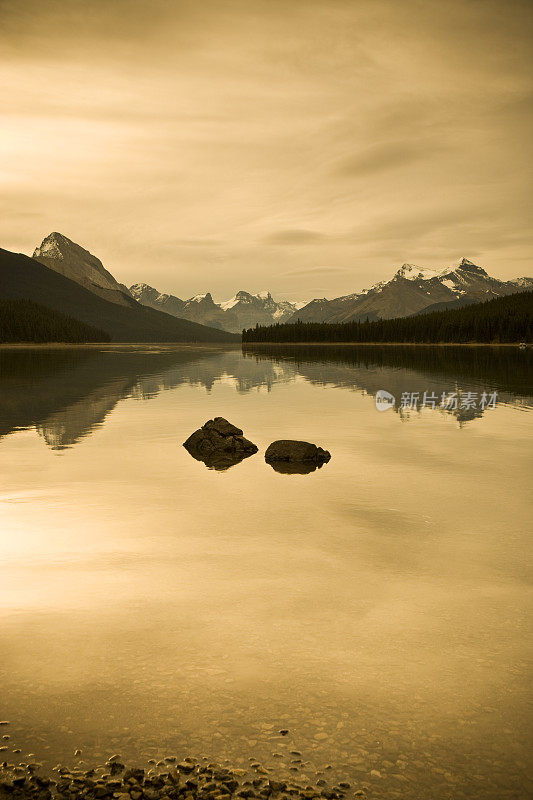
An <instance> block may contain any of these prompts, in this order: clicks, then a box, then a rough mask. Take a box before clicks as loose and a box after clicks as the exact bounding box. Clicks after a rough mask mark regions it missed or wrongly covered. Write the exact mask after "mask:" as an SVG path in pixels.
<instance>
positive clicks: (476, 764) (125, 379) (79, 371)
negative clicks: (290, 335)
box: [0, 346, 533, 800]
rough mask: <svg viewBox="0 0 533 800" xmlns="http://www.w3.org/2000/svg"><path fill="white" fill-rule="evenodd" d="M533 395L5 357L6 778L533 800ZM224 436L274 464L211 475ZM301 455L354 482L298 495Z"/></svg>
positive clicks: (60, 355)
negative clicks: (111, 775) (25, 763)
mask: <svg viewBox="0 0 533 800" xmlns="http://www.w3.org/2000/svg"><path fill="white" fill-rule="evenodd" d="M532 375H533V369H532V356H531V353H530V352H523V351H519V350H518V349H516V350H515V349H511V348H501V349H494V350H490V349H487V348H414V347H413V348H408V347H407V348H406V347H396V348H394V347H381V348H372V347H367V348H355V347H339V348H335V347H330V348H328V347H316V348H309V347H308V348H297V347H293V348H285V349H284V348H276V349H272V350H268V349H262V350H260V351H257V352H253V351H249V352H246V353H244V354H243V353H241V351H240V350H228V351H227V350H221V349H216V348H193V347H188V348H177V347H176V348H163V347H161V348H159V347H152V348H150V347H142V348H135V347H130V348H120V347H115V348H113V347H111V346H110V347H107V348H102V349H75V348H73V349H68V348H65V349H57V350H53V349H51V350H46V349H35V350H29V349H28V350H23V349H20V350H6V349H4V350H1V351H0V437H1V438H0V514H1V537H0V559H1V575H2V580H1V582H0V609H1V610H0V614H1V618H0V632H1V654H2V655H1V659H0V683H1V695H0V717H1V718H3V719H8V720H9V721H10V725H9V730H8V729H7V728H4V729H3V730H2V733H3V732H4V731H7V733H8V734H9V735H10V737H11V738H10V739H9V740H6V741H5V742H4V743H3V745H4V746H7V748H8V749H7V751H4V752H5V753H6V757H9V758H12V757H13V756H12V754H11V751H12V748H14V747H17V748H21V750H22V754H21V755H20V756H18V758H22V759H23V760H24V759H25V756H26V755H27V753H28V752H31V753H34V754H35V755H36V758H37V759H38V760H41V761H43V762H44V763H45V764H47V765H48V766H53V765H54V764H55V763H56V762H57V761H64V762H66V763H68V764H70V765H73V764H74V763H75V762H76V759H75V758H74V756H73V752H74V750H75V748H78V747H79V748H81V749H82V750H83V759H84V762H85V763H86V764H88V765H92V764H94V763H98V761H99V760H101V759H102V758H103V757H104V756H108V755H110V754H111V753H113V752H119V753H121V754H122V755H123V756H124V757H125V758H128V759H133V758H135V759H137V760H138V761H139V762H143V760H146V759H148V758H150V757H156V758H159V757H161V756H164V755H167V754H170V753H172V754H178V755H180V756H183V755H187V754H190V755H206V756H208V757H209V758H216V759H225V758H227V759H230V761H231V762H232V764H234V765H246V764H248V762H249V758H251V757H253V758H256V759H258V760H260V761H261V762H262V763H263V764H265V765H266V767H268V768H271V769H272V770H273V771H274V772H275V773H276V774H281V773H286V772H287V771H289V770H290V768H291V767H292V771H290V772H289V774H291V775H292V776H293V777H294V779H295V780H301V781H302V783H303V785H306V784H307V783H313V782H314V781H315V780H316V772H317V770H318V771H321V770H322V769H323V768H324V767H325V766H326V765H332V767H333V769H332V770H329V771H325V774H326V775H332V776H333V777H334V778H337V779H339V778H340V776H342V777H344V778H347V779H348V780H349V781H351V782H352V784H353V786H354V787H360V786H361V785H363V787H366V791H367V793H368V796H369V797H375V798H378V797H379V798H395V797H402V798H403V797H406V798H417V800H420V799H421V798H431V800H434V798H437V797H438V798H453V799H454V800H455V799H456V798H494V799H496V798H524V797H527V796H529V792H530V791H531V786H532V783H531V762H530V760H529V753H530V752H531V751H533V748H532V744H533V742H532V739H531V728H530V722H531V713H530V706H528V700H529V697H528V696H529V694H530V693H529V681H530V673H528V664H529V661H528V657H529V655H530V652H528V650H529V645H528V642H529V641H531V628H530V627H529V626H528V614H529V613H530V610H531V572H530V570H529V569H528V561H530V556H531V540H530V536H529V533H530V528H531V495H530V487H531V477H532V470H531V422H532V419H533V417H531V414H530V413H529V412H530V410H531V407H532V405H533V385H532V383H533V381H532ZM379 389H383V390H386V391H388V392H390V393H391V394H392V395H394V396H395V398H396V400H395V405H394V408H392V409H389V410H386V411H381V412H380V411H378V410H377V409H376V402H375V395H376V392H377V391H378V390H379ZM404 392H406V393H408V396H409V400H410V395H411V393H418V394H419V397H420V400H422V398H423V393H424V392H426V393H427V395H428V396H429V397H431V396H432V395H433V394H434V395H435V396H436V397H437V398H438V401H439V402H438V403H437V405H436V408H435V409H433V408H431V407H430V404H428V405H426V407H425V408H423V409H420V408H418V409H414V408H408V407H406V405H408V403H407V400H406V396H404V402H403V406H402V393H404ZM443 392H444V393H446V394H448V393H453V392H456V393H457V406H458V407H457V409H455V408H454V407H453V406H454V403H453V399H452V402H451V404H450V406H451V407H450V408H442V407H440V400H441V397H442V393H443ZM483 392H485V395H483ZM494 392H496V393H497V395H496V396H494V395H493V393H494ZM468 393H470V394H468ZM472 395H476V397H475V398H473V397H472ZM491 396H492V401H491V399H490V398H491ZM482 397H484V398H485V399H484V401H483V404H482V402H481V401H482ZM415 399H416V398H415ZM474 400H475V402H474V404H473V401H474ZM481 405H484V406H486V407H485V408H482V407H481ZM461 406H463V407H462V408H461ZM214 416H224V417H226V418H227V419H229V420H230V421H231V422H233V423H235V424H237V425H238V426H240V427H242V428H243V429H244V433H245V435H246V436H247V437H248V438H250V439H251V440H252V441H253V442H255V443H256V444H257V445H258V447H259V453H258V454H256V455H254V456H252V457H250V458H247V459H246V460H244V461H242V462H241V463H240V464H237V465H235V466H233V467H231V468H229V469H228V470H226V471H217V470H213V469H208V468H207V467H206V466H205V465H204V464H203V463H202V462H200V461H196V460H194V459H193V458H192V457H191V456H190V455H189V454H188V453H187V451H186V450H185V449H184V448H183V447H182V442H183V441H184V440H185V439H186V438H187V437H188V436H189V434H190V433H192V432H193V431H194V430H195V429H197V428H198V427H200V425H201V424H202V423H203V422H205V421H206V420H207V419H209V418H212V417H214ZM277 438H302V439H307V440H309V441H313V442H316V443H317V444H319V445H321V446H323V447H325V448H327V449H328V450H330V451H331V454H332V458H331V461H330V463H329V464H327V465H325V466H324V467H323V468H322V469H319V470H316V471H315V472H312V473H311V474H307V475H299V474H296V475H287V474H280V473H278V472H276V471H275V470H273V469H272V468H271V467H270V466H269V465H267V464H266V463H265V461H264V450H265V448H266V447H267V446H268V444H269V443H270V442H271V441H273V440H274V439H277ZM280 729H289V731H290V732H289V734H288V735H287V736H281V735H280V734H279V733H278V732H279V730H280ZM291 750H298V751H301V753H302V756H301V762H302V763H296V764H294V763H292V762H293V760H296V761H298V760H299V759H298V757H296V756H294V755H291V754H290V751H291ZM528 775H529V782H528Z"/></svg>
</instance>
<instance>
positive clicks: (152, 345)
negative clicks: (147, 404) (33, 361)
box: [0, 342, 533, 350]
mask: <svg viewBox="0 0 533 800" xmlns="http://www.w3.org/2000/svg"><path fill="white" fill-rule="evenodd" d="M520 344H521V342H235V344H225V343H223V342H212V343H211V342H101V343H98V342H79V343H75V342H0V350H28V349H31V350H63V349H64V350H116V349H123V350H132V349H133V348H135V349H140V348H143V349H146V350H153V349H158V350H160V349H161V348H164V349H166V350H173V349H175V348H178V347H179V348H180V349H182V348H188V349H191V350H198V349H200V348H201V349H205V348H211V349H215V350H236V349H239V348H250V347H518V348H520ZM532 348H533V344H530V343H529V342H528V343H526V347H525V348H523V349H524V350H530V349H532Z"/></svg>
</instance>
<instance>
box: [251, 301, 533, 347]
mask: <svg viewBox="0 0 533 800" xmlns="http://www.w3.org/2000/svg"><path fill="white" fill-rule="evenodd" d="M532 340H533V292H531V291H528V292H519V293H517V294H513V295H509V296H507V297H497V298H495V299H494V300H488V301H486V302H483V303H474V304H472V305H468V306H463V307H462V308H455V309H446V310H444V311H433V312H431V313H428V314H418V315H416V316H412V317H396V318H394V319H380V320H375V321H373V322H370V321H369V320H365V321H364V322H359V321H357V322H342V323H327V322H301V321H300V320H298V321H296V322H288V323H282V324H280V323H277V324H276V325H268V326H267V325H265V326H261V325H256V326H255V328H248V329H247V330H244V331H243V332H242V341H243V343H246V342H302V343H305V342H354V343H357V342H403V343H410V344H439V343H443V342H450V343H465V344H466V343H469V342H470V343H472V342H481V343H495V344H498V343H502V342H531V341H532Z"/></svg>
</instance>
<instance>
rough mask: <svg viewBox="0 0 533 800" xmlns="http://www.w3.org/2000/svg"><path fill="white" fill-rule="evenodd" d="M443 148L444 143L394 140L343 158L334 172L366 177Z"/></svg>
mask: <svg viewBox="0 0 533 800" xmlns="http://www.w3.org/2000/svg"><path fill="white" fill-rule="evenodd" d="M442 149H443V146H442V144H434V143H427V142H425V143H422V142H396V141H393V142H387V143H386V144H379V145H372V146H371V147H368V148H366V149H365V150H363V151H362V152H360V153H355V154H353V155H351V156H348V157H347V158H342V159H341V160H340V161H339V162H337V163H336V164H335V166H334V168H333V172H334V173H335V174H337V175H341V176H343V177H346V178H364V177H368V176H371V175H373V174H374V173H377V172H386V171H387V170H391V169H395V168H397V167H405V166H408V165H409V164H412V163H413V162H415V161H420V160H421V159H424V158H428V157H429V156H435V155H436V154H437V153H438V152H439V150H442Z"/></svg>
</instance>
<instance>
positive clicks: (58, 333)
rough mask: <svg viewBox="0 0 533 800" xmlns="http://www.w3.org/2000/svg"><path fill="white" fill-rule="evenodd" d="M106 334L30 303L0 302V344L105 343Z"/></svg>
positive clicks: (107, 340) (28, 301)
mask: <svg viewBox="0 0 533 800" xmlns="http://www.w3.org/2000/svg"><path fill="white" fill-rule="evenodd" d="M110 340H111V337H110V336H109V334H108V333H104V331H101V330H99V329H98V328H93V327H92V325H86V324H85V323H84V322H80V321H79V320H78V319H74V317H69V316H67V315H66V314H61V313H60V312H59V311H54V310H53V309H51V308H47V307H46V306H41V305H39V303H33V302H32V301H31V300H22V299H18V300H1V299H0V342H4V343H7V342H70V343H81V342H109V341H110Z"/></svg>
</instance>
